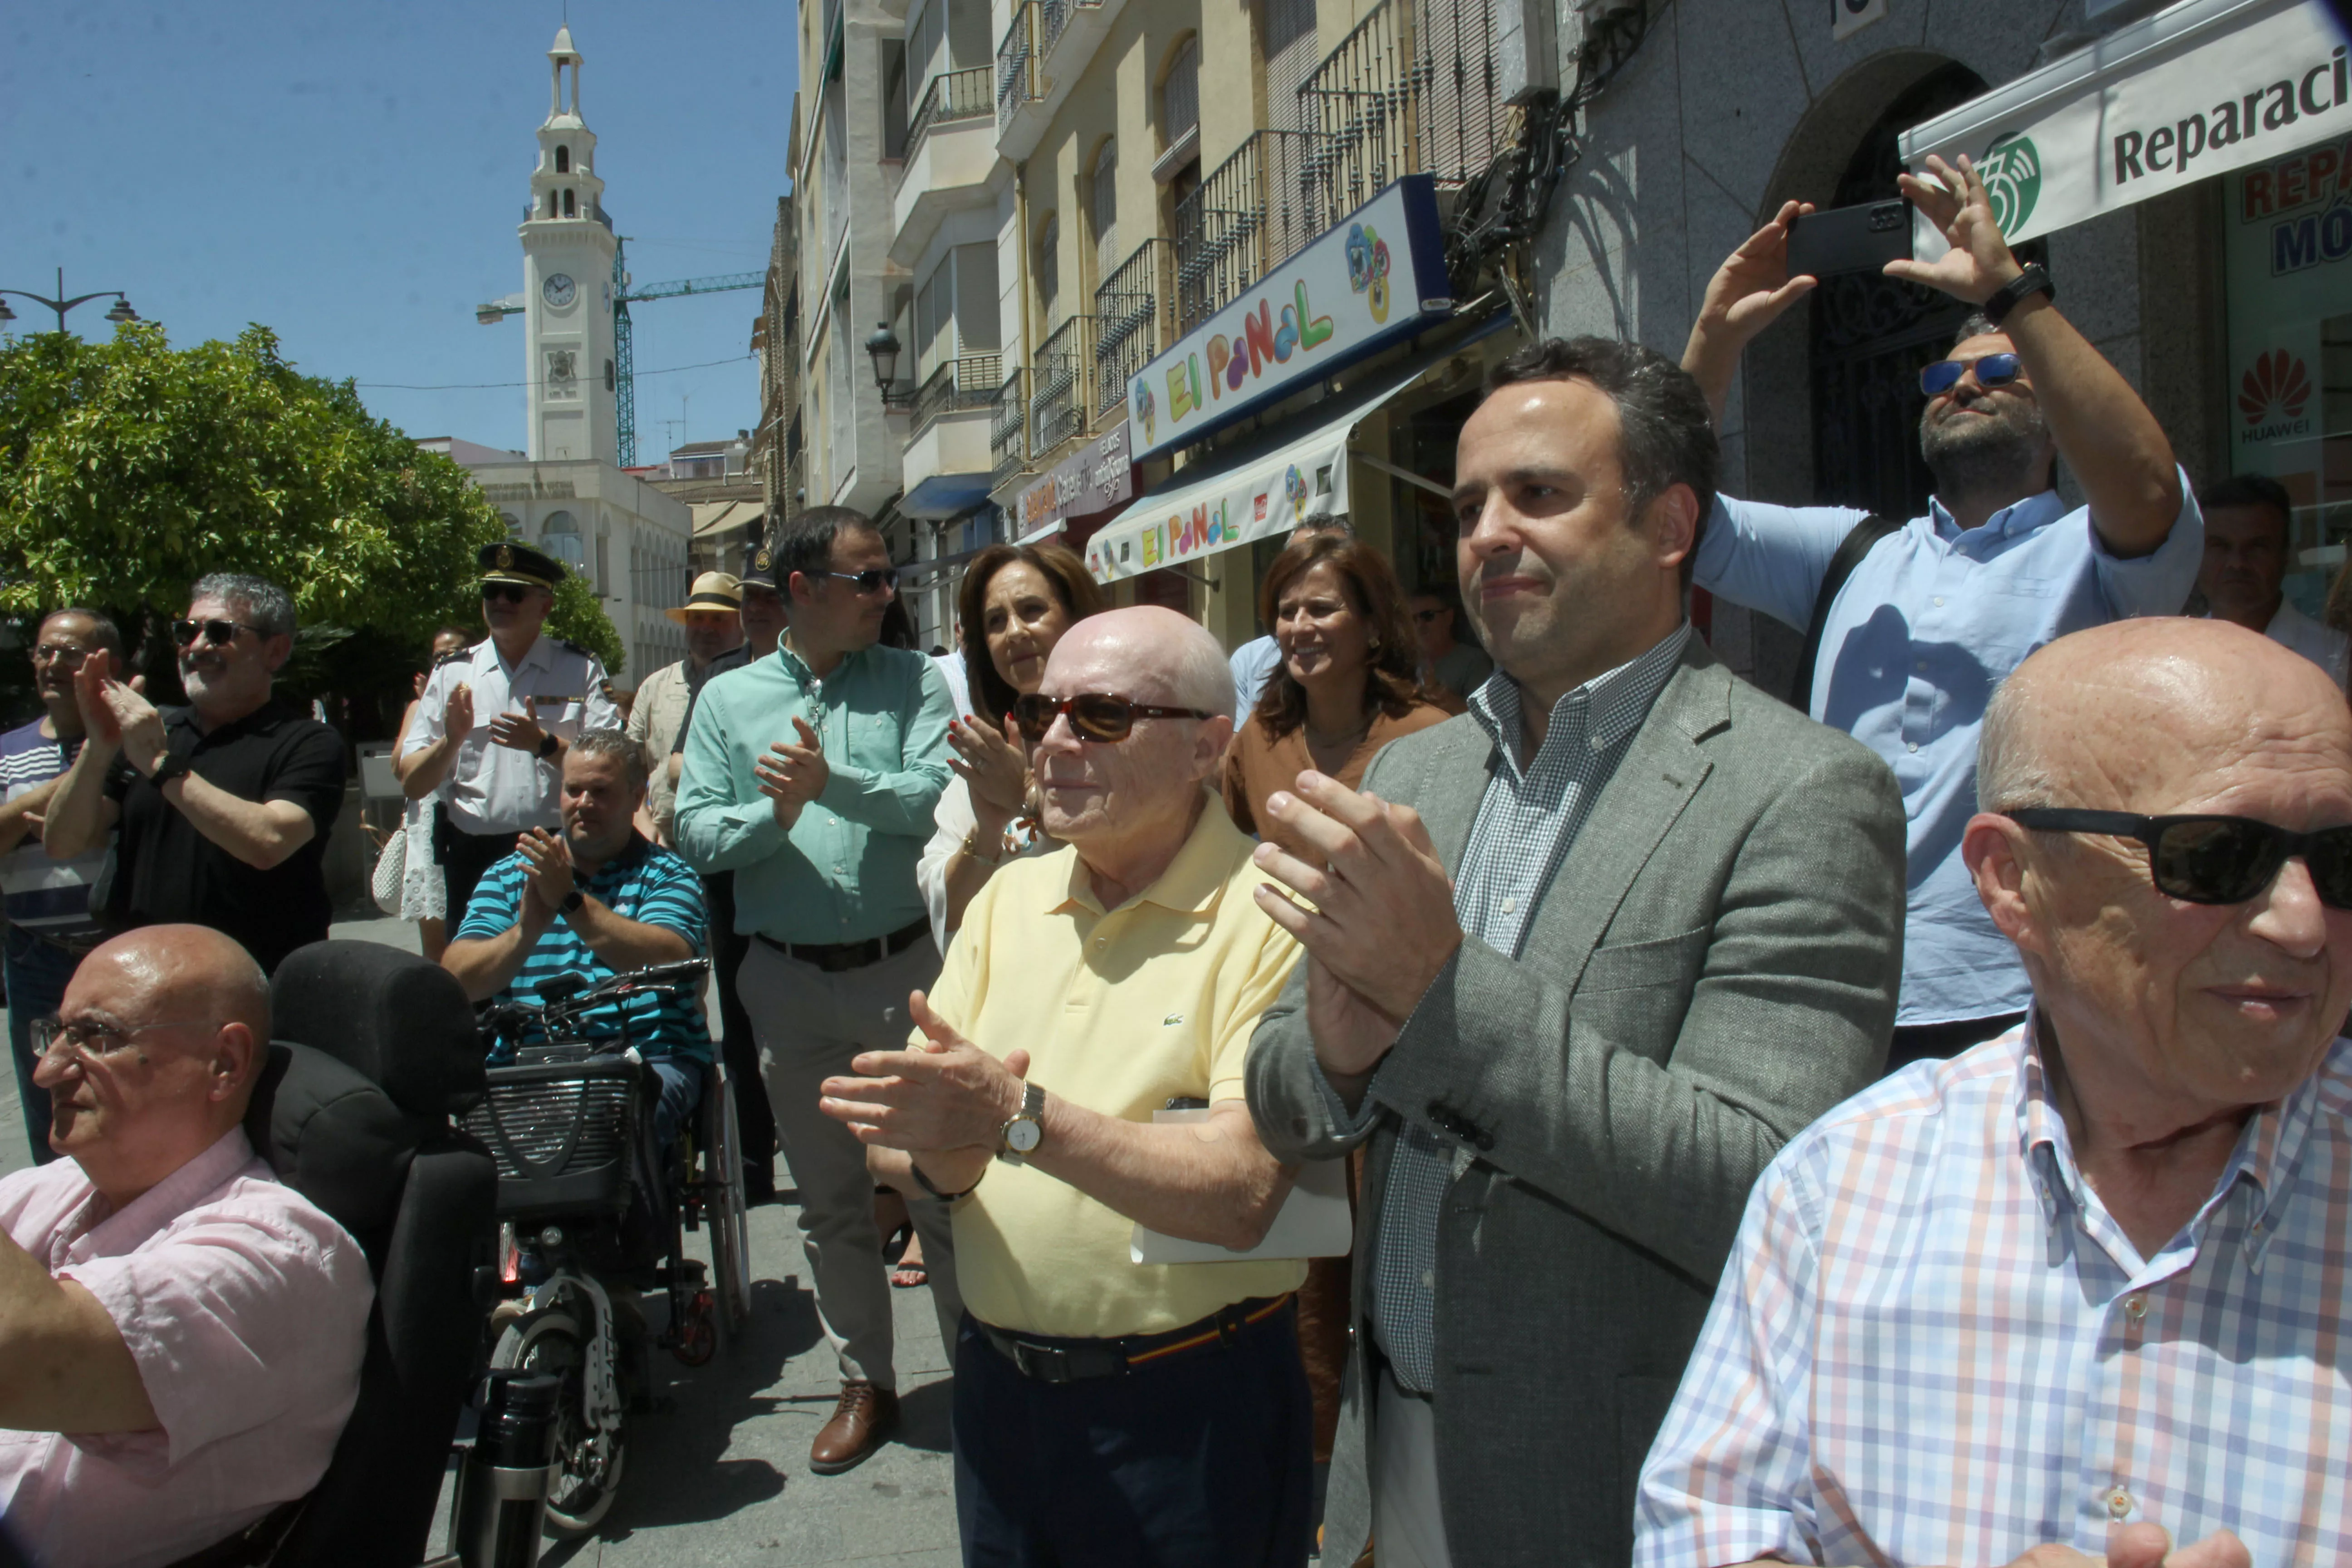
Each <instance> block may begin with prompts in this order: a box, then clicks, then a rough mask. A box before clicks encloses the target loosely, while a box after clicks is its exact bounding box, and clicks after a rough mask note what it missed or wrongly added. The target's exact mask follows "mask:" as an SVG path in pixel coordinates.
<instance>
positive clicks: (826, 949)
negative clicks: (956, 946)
mask: <svg viewBox="0 0 2352 1568" xmlns="http://www.w3.org/2000/svg"><path fill="white" fill-rule="evenodd" d="M751 934H752V936H753V937H754V938H755V939H756V940H758V941H760V942H766V943H767V944H768V945H769V946H770V947H772V948H774V949H775V950H776V951H777V952H781V953H782V954H783V955H784V956H785V957H786V958H795V959H798V960H799V961H800V962H801V963H813V964H814V965H816V967H817V968H819V969H822V970H824V972H825V973H827V974H839V973H842V972H843V971H844V970H848V969H863V968H865V967H866V965H867V964H869V963H881V962H882V961H883V960H884V959H886V958H888V957H891V956H892V955H894V954H896V953H901V952H906V951H907V950H908V948H910V947H912V946H914V945H915V944H916V943H917V942H920V941H922V940H923V939H924V938H925V937H927V936H929V935H930V934H931V922H930V921H929V920H919V921H915V922H914V923H913V924H912V925H905V926H900V927H899V928H898V930H897V931H892V932H891V933H890V934H889V935H888V936H875V937H868V938H866V940H865V941H864V942H778V941H777V940H776V939H775V938H774V937H772V936H768V935H765V934H763V933H761V932H759V931H754V932H752V933H751Z"/></svg>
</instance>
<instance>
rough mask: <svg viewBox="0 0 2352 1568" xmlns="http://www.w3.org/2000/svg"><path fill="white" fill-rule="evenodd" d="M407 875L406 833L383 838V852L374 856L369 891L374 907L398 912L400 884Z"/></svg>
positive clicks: (385, 911) (388, 911) (392, 913)
mask: <svg viewBox="0 0 2352 1568" xmlns="http://www.w3.org/2000/svg"><path fill="white" fill-rule="evenodd" d="M407 877H408V835H407V833H406V832H405V831H403V832H399V833H395V834H394V835H393V836H392V837H390V838H387V839H385V840H384V843H383V854H381V855H378V856H377V857H376V858H375V879H374V881H373V883H372V884H371V885H370V888H369V891H371V892H373V894H374V895H375V907H376V908H377V909H380V910H383V912H384V913H385V914H388V915H396V914H398V913H399V912H400V903H401V898H400V895H401V884H402V883H403V882H404V881H405V880H406V879H407Z"/></svg>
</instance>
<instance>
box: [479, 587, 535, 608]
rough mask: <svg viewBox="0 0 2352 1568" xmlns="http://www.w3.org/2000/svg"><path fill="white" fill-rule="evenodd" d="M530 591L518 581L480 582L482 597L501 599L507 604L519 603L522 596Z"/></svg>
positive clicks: (521, 600)
mask: <svg viewBox="0 0 2352 1568" xmlns="http://www.w3.org/2000/svg"><path fill="white" fill-rule="evenodd" d="M529 593H530V589H528V588H526V587H524V586H523V585H522V584H520V583H485V584H482V597H483V598H485V599H503V600H505V601H506V602H507V603H508V604H509V605H520V604H521V603H522V602H523V598H524V596H525V595H528V594H529Z"/></svg>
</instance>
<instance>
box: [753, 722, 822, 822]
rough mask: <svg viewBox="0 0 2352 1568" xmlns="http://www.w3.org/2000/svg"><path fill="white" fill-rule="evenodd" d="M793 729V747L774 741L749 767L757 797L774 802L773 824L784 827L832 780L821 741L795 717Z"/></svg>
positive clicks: (806, 724)
mask: <svg viewBox="0 0 2352 1568" xmlns="http://www.w3.org/2000/svg"><path fill="white" fill-rule="evenodd" d="M793 728H794V729H795V730H797V731H799V732H800V741H799V743H798V744H797V745H795V744H794V743H793V742H790V741H778V742H776V743H775V744H774V745H772V746H770V747H769V748H768V754H767V755H766V756H764V757H761V759H760V760H759V761H758V762H757V763H753V764H752V766H751V776H752V778H753V780H754V781H755V782H756V783H757V784H759V787H760V793H761V795H766V796H767V797H768V798H769V799H770V800H772V801H773V802H775V809H776V820H777V821H778V822H779V823H781V824H782V826H786V827H790V826H792V825H793V822H794V821H796V820H797V819H798V818H799V816H800V814H801V807H803V806H804V805H807V804H808V803H809V802H811V801H813V800H814V799H815V798H816V797H817V796H818V795H823V794H824V786H825V785H826V784H828V783H830V782H831V781H832V778H833V769H832V767H831V766H830V765H829V764H827V763H826V762H825V760H824V737H822V736H820V735H819V734H818V733H817V732H816V731H814V730H812V729H810V728H809V724H808V721H807V720H805V719H803V718H802V717H800V716H799V715H798V714H794V715H793Z"/></svg>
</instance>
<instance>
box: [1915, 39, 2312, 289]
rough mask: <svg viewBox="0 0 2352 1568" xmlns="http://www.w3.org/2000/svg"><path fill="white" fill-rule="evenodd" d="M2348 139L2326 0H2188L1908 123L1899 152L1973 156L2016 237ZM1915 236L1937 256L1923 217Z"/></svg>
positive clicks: (1918, 158)
mask: <svg viewBox="0 0 2352 1568" xmlns="http://www.w3.org/2000/svg"><path fill="white" fill-rule="evenodd" d="M2347 133H2352V81H2347V73H2346V52H2345V47H2344V38H2343V35H2342V34H2341V33H2340V32H2339V31H2338V29H2337V28H2336V24H2335V21H2334V18H2333V17H2331V16H2329V14H2328V9H2327V6H2326V4H2325V0H2183V3H2182V4H2180V5H2172V6H2168V7H2167V8H2166V9H2164V10H2162V11H2159V12H2158V13H2157V14H2156V15H2155V16H2150V17H2148V18H2147V19H2146V20H2145V21H2141V22H2136V23H2133V24H2132V25H2131V26H2126V27H2119V28H2117V29H2116V31H2115V32H2113V33H2110V34H2108V35H2107V36H2106V37H2104V38H2101V39H2099V40H2098V41H2097V42H2095V43H2094V44H2091V45H2088V46H2087V47H2084V48H2081V49H2078V50H2076V51H2075V52H2074V53H2073V54H2071V55H2068V56H2066V57H2065V58H2062V59H2057V60H2053V61H2052V62H2051V63H2050V64H2049V65H2047V66H2044V67H2042V68H2041V69H2040V70H2037V71H2032V72H2030V73H2028V74H2027V75H2024V76H2021V77H2019V78H2018V79H2016V80H2014V81H2011V82H2008V83H2006V84H2004V85H2003V86H2001V87H1999V88H1996V89H1993V90H1992V91H1990V92H1989V93H1986V94H1985V95H1984V96H1983V97H1982V98H1979V99H1975V100H1971V101H1969V102H1968V103H1964V104H1962V105H1960V107H1958V109H1955V110H1951V111H1949V112H1948V113H1946V114H1942V115H1938V116H1937V118H1935V119H1933V120H1930V121H1927V123H1926V124H1924V125H1918V126H1915V127H1913V128H1912V129H1911V130H1909V131H1907V132H1904V134H1903V139H1902V153H1903V161H1904V163H1905V164H1906V166H1908V167H1910V168H1912V169H1915V170H1916V169H1917V168H1919V167H1921V165H1922V164H1923V163H1925V161H1926V159H1927V154H1929V153H1936V154H1937V155H1938V156H1940V157H1942V158H1943V159H1944V160H1945V162H1947V163H1949V162H1951V161H1952V160H1953V159H1955V158H1957V157H1958V155H1959V154H1960V153H1967V154H1968V155H1969V157H1970V158H1972V159H1974V160H1975V161H1976V163H1977V166H1978V168H1979V170H1980V171H1981V172H1982V173H1983V174H1984V178H1985V184H1986V186H1987V189H1988V190H1989V192H1990V195H1991V196H1992V202H1993V212H1994V215H1995V216H1997V217H1999V218H2000V226H2001V232H2002V233H2003V234H2004V235H2006V236H2007V237H2009V239H2010V242H2011V244H2015V243H2016V242H2018V241H2020V240H2023V239H2031V238H2032V237H2034V236H2035V235H2039V234H2048V233H2050V232H2052V231H2053V230H2055V229H2061V228H2065V227H2067V226H2070V225H2073V224H2077V223H2081V222H2082V221H2083V220H2084V219H2085V218H2090V217H2095V216H2098V215H2099V214H2101V213H2105V212H2114V211H2116V210H2118V209H2120V208H2123V207H2126V206H2130V205H2134V204H2135V203H2138V202H2144V201H2146V200H2147V199H2148V198H2149V197H2151V196H2159V195H2164V194H2165V193H2167V192H2168V191H2173V190H2178V189H2179V188H2180V187H2181V186H2182V185H2185V184H2192V183H2194V182H2196V181H2199V180H2202V179H2204V178H2205V177H2206V176H2207V175H2209V174H2227V173H2229V172H2231V170H2235V169H2241V168H2244V167H2246V166H2248V165H2250V164H2253V163H2263V162H2266V161H2268V160H2270V159H2273V158H2276V157H2279V156H2281V155H2282V154H2284V153H2293V152H2294V151H2296V150H2297V149H2298V148H2301V147H2305V146H2308V145H2310V144H2311V143H2313V142H2318V141H2321V140H2325V139H2327V138H2331V137H2342V136H2344V135H2346V134H2347ZM2345 188H2346V189H2352V180H2348V181H2347V185H2346V187H2345ZM1916 248H1917V250H1918V253H1919V254H1920V255H1921V256H1922V257H1928V256H1937V255H1941V254H1942V253H1943V251H1944V249H1945V246H1944V242H1943V237H1942V236H1941V235H1940V234H1938V233H1937V232H1936V231H1935V230H1934V229H1933V228H1932V227H1931V226H1928V225H1927V223H1926V221H1925V220H1924V219H1923V220H1921V221H1920V222H1919V223H1918V224H1917V225H1916Z"/></svg>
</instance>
